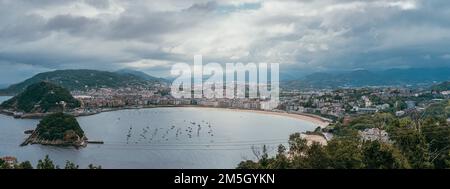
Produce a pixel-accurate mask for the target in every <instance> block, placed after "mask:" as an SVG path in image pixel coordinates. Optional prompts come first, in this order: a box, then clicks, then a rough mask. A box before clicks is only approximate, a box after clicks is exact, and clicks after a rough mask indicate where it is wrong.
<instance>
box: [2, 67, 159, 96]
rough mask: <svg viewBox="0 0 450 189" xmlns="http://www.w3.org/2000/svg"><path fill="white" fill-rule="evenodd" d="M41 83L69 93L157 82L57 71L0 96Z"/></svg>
mask: <svg viewBox="0 0 450 189" xmlns="http://www.w3.org/2000/svg"><path fill="white" fill-rule="evenodd" d="M41 81H48V82H51V83H54V84H57V85H60V86H62V87H64V88H66V89H67V90H69V91H73V90H87V89H93V88H100V87H105V88H119V87H152V86H153V84H154V83H156V82H157V81H148V80H146V79H144V78H142V77H140V76H137V75H133V74H119V73H114V72H107V71H97V70H84V69H81V70H57V71H52V72H44V73H40V74H37V75H35V76H33V77H31V78H29V79H27V80H25V81H23V82H21V83H18V84H14V85H11V86H10V87H8V88H6V89H3V90H0V95H15V94H18V93H20V92H22V91H24V90H25V89H26V88H27V86H29V85H31V84H34V83H38V82H41Z"/></svg>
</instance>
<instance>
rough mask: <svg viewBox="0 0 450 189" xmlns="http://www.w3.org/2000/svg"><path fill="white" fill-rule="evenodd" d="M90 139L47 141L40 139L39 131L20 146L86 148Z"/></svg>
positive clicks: (84, 137) (34, 132)
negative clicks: (37, 145) (38, 145)
mask: <svg viewBox="0 0 450 189" xmlns="http://www.w3.org/2000/svg"><path fill="white" fill-rule="evenodd" d="M87 140H88V138H87V137H86V136H82V137H78V138H77V140H75V141H64V140H46V139H42V138H40V137H39V133H38V132H37V131H33V133H31V135H30V136H29V137H28V138H27V139H25V141H24V142H23V143H22V144H21V145H20V146H26V145H28V144H31V145H32V144H41V145H52V146H73V147H75V148H81V147H86V145H87Z"/></svg>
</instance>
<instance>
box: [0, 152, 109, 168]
mask: <svg viewBox="0 0 450 189" xmlns="http://www.w3.org/2000/svg"><path fill="white" fill-rule="evenodd" d="M79 168H80V166H79V165H76V164H75V163H73V162H70V161H66V164H65V165H64V168H63V169H79ZM87 168H88V169H101V168H102V166H96V165H93V164H89V166H88V167H87ZM0 169H33V165H31V163H30V162H29V161H24V162H20V163H16V164H13V165H10V164H7V163H6V162H5V161H3V160H1V159H0ZM36 169H60V167H59V166H58V165H55V164H54V163H53V161H52V160H51V159H50V158H49V156H48V155H46V156H45V158H44V159H41V160H39V161H38V164H37V166H36Z"/></svg>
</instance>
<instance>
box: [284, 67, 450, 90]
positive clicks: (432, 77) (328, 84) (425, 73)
mask: <svg viewBox="0 0 450 189" xmlns="http://www.w3.org/2000/svg"><path fill="white" fill-rule="evenodd" d="M448 80H450V68H411V69H389V70H385V71H368V70H356V71H351V72H345V73H313V74H310V75H307V76H305V77H304V78H302V79H297V80H291V81H285V82H282V87H283V88H297V89H302V88H338V87H364V86H394V85H420V84H433V83H435V82H442V81H448Z"/></svg>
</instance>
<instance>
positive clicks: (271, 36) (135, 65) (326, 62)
mask: <svg viewBox="0 0 450 189" xmlns="http://www.w3.org/2000/svg"><path fill="white" fill-rule="evenodd" d="M197 54H201V55H203V58H204V62H218V63H227V62H243V63H246V62H277V63H280V64H281V66H280V69H281V70H282V72H283V73H284V74H294V75H295V74H298V73H300V74H305V73H312V72H318V71H344V70H352V69H361V68H365V69H387V68H407V67H430V66H431V67H441V66H450V1H448V0H363V1H356V0H296V1H294V0H278V1H275V0H267V1H260V0H223V1H211V0H210V1H202V0H198V1H190V0H164V1H163V0H161V1H154V0H152V1H150V0H148V1H145V0H127V1H125V0H123V1H122V0H78V1H72V0H0V84H4V83H13V82H18V81H21V80H23V79H25V78H26V77H29V76H31V75H33V74H35V73H38V72H43V71H48V70H55V69H69V68H88V69H101V70H110V71H114V70H118V69H122V68H132V69H137V70H141V71H145V72H147V73H149V74H153V75H156V76H167V75H168V73H170V72H169V70H170V67H171V65H172V64H174V63H178V62H187V63H192V62H193V56H194V55H197Z"/></svg>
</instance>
